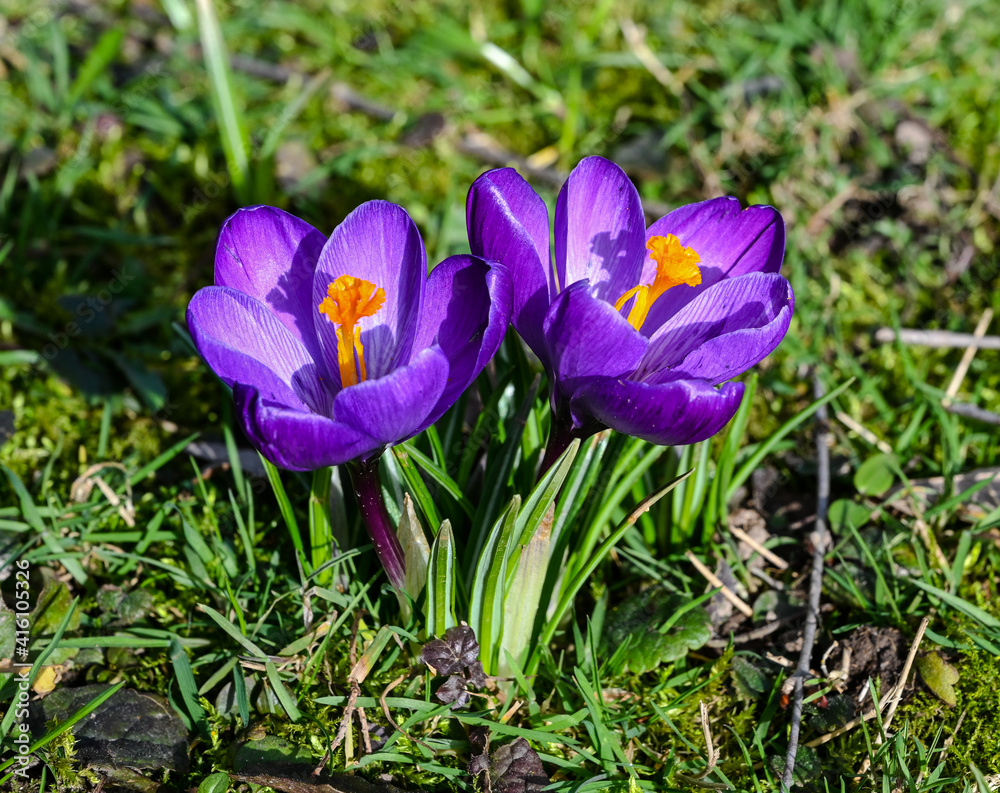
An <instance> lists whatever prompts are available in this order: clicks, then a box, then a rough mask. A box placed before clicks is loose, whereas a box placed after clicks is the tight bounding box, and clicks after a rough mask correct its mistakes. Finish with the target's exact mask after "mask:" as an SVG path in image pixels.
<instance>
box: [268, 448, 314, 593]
mask: <svg viewBox="0 0 1000 793" xmlns="http://www.w3.org/2000/svg"><path fill="white" fill-rule="evenodd" d="M259 456H260V461H261V462H262V463H263V464H264V471H265V472H266V473H267V481H268V482H270V483H271V489H272V490H273V491H274V497H275V498H276V499H277V501H278V509H279V510H280V512H281V517H282V518H283V519H284V521H285V526H287V527H288V533H289V535H291V538H292V546H293V547H294V548H295V553H296V555H297V556H298V559H299V562H300V564H301V565H302V567H303V573H304V574H305V575H306V576H308V574H309V573H310V572H311V570H310V569H309V567H308V565H309V563H308V561H306V550H305V545H304V544H303V543H302V533H301V532H300V531H299V522H298V521H297V520H296V519H295V510H293V509H292V502H291V501H289V499H288V493H286V492H285V486H284V485H283V484H282V482H281V472H280V471H278V468H277V467H276V466H275V465H274V463H272V462H271V461H270V460H268V459H267V458H266V457H265V456H264V455H262V454H261V455H259Z"/></svg>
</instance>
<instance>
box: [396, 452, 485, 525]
mask: <svg viewBox="0 0 1000 793" xmlns="http://www.w3.org/2000/svg"><path fill="white" fill-rule="evenodd" d="M400 445H401V446H405V447H406V453H407V454H408V455H409V456H410V457H411V458H412V459H413V461H414V462H415V463H416V464H417V465H419V466H420V467H421V468H422V469H423V470H424V471H426V472H427V475H428V476H429V477H430V478H431V479H433V480H434V481H435V482H437V483H438V484H439V485H441V487H443V488H444V489H445V490H446V491H447V492H448V495H449V496H451V497H452V498H453V499H455V501H457V502H458V505H459V506H460V507H461V508H462V510H463V511H464V512H465V514H466V515H468V516H469V517H470V518H471V517H472V516H473V515H474V514H475V512H476V510H475V508H474V507H473V506H472V502H471V501H469V499H467V498H466V497H465V493H464V492H463V491H462V488H461V487H459V485H458V482H456V481H455V480H454V479H452V478H451V477H450V476H448V473H447V471H445V470H444V469H443V468H441V466H439V465H435V464H434V461H433V460H432V459H431V458H430V457H428V456H427V455H426V454H424V453H423V452H421V451H419V450H418V449H416V448H415V447H414V446H413V444H412V443H410V442H407V443H403V444H400ZM404 475H405V474H404ZM407 481H409V479H407ZM428 519H429V518H428Z"/></svg>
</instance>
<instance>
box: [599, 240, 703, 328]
mask: <svg viewBox="0 0 1000 793" xmlns="http://www.w3.org/2000/svg"><path fill="white" fill-rule="evenodd" d="M646 248H647V249H648V250H649V255H650V257H651V258H652V259H653V261H654V262H656V275H655V276H653V283H651V284H642V285H640V286H636V287H634V288H632V289H630V290H629V291H627V292H626V293H625V294H624V295H622V296H621V297H620V298H618V302H616V303H615V308H616V309H617V310H619V311H621V309H622V307H623V306H624V305H625V303H627V302H628V299H629V298H630V297H632V296H633V295H634V296H635V302H634V303H633V304H632V308H631V309H630V310H629V313H628V321H629V324H631V325H632V327H633V328H635V329H636V330H639V329H640V328H641V327H642V323H643V322H645V321H646V315H647V314H649V309H650V308H651V307H652V305H653V303H655V302H656V301H657V299H659V297H660V296H661V295H662V294H663V293H664V292H666V291H667V290H668V289H670V288H672V287H675V286H678V285H680V284H687V285H688V286H698V284H700V283H701V270H699V269H698V263H699V262H700V261H701V257H700V256H698V254H697V253H696V252H695V250H694V248H685V247H684V246H683V245H681V241H680V240H679V239H677V237H675V236H674V235H673V234H668V235H667V236H665V237H650V238H649V242H647V243H646Z"/></svg>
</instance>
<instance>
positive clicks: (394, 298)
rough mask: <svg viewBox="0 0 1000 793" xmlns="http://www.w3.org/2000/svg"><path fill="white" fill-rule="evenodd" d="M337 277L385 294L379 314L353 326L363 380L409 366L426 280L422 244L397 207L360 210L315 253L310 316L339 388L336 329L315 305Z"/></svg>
mask: <svg viewBox="0 0 1000 793" xmlns="http://www.w3.org/2000/svg"><path fill="white" fill-rule="evenodd" d="M341 275H352V276H354V277H355V278H362V279H364V280H366V281H369V282H371V283H373V284H375V286H377V287H380V288H381V289H383V290H385V295H386V300H385V303H384V304H383V305H382V307H381V308H380V309H379V310H378V312H377V313H376V314H374V315H373V316H370V317H364V318H362V319H361V320H360V321H359V322H358V324H357V327H359V328H360V329H361V343H362V345H363V347H364V356H365V366H366V369H367V376H368V379H371V380H374V379H377V378H379V377H382V376H383V375H385V374H387V373H389V372H391V371H392V370H393V369H395V368H396V367H397V366H399V365H400V364H402V363H405V362H406V361H408V360H409V358H410V352H411V349H412V344H413V334H414V332H415V330H416V326H417V320H418V318H419V317H420V307H421V303H422V301H423V293H424V282H425V280H426V278H427V252H426V251H425V250H424V243H423V241H422V240H421V239H420V232H418V231H417V227H416V226H415V225H414V223H413V221H412V220H411V219H410V216H409V215H407V214H406V211H405V210H404V209H403V208H402V207H398V206H396V205H395V204H390V203H389V202H388V201H368V202H367V203H364V204H362V205H361V206H359V207H358V208H357V209H355V210H354V211H353V212H351V214H349V215H348V216H347V217H346V218H345V219H344V222H343V223H341V224H340V225H339V226H337V228H336V229H334V231H333V234H331V235H330V240H329V241H328V242H327V243H326V246H325V247H324V248H323V251H322V253H320V256H319V263H318V264H317V265H316V274H315V277H314V279H313V287H312V299H313V305H312V308H311V309H310V310H311V311H312V313H313V315H314V318H315V322H316V330H317V332H318V334H319V340H320V344H321V346H322V348H323V358H324V360H325V362H326V365H327V368H328V369H329V370H330V374H331V375H333V377H334V378H335V379H336V381H337V383H338V384H339V382H340V367H339V365H338V363H337V334H336V331H337V326H336V325H335V324H334V323H333V322H331V321H330V320H329V318H327V317H326V316H324V315H321V314H319V304H320V303H322V302H323V299H324V298H325V297H326V296H327V289H328V288H329V286H330V284H331V283H333V282H334V281H335V280H336V279H337V278H339V277H340V276H341Z"/></svg>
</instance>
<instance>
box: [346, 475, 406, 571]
mask: <svg viewBox="0 0 1000 793" xmlns="http://www.w3.org/2000/svg"><path fill="white" fill-rule="evenodd" d="M378 463H379V461H378V458H375V459H374V460H369V461H368V462H366V463H358V462H353V463H349V464H348V466H347V468H348V470H349V471H350V472H351V484H353V485H354V495H355V496H357V499H358V507H359V508H360V509H361V519H362V520H363V521H364V524H365V528H366V529H368V536H369V537H371V541H372V544H373V545H374V546H375V553H376V555H377V556H378V559H379V561H380V562H381V563H382V568H383V569H384V570H385V572H386V575H388V576H389V582H390V583H391V584H392V585H393V586H394V587H395V588H396V589H397V590H399V591H402V590H403V583H404V581H405V578H406V561H405V559H404V557H403V547H402V546H401V545H400V544H399V539H398V538H397V537H396V527H395V526H394V525H393V523H392V519H391V518H390V517H389V513H388V512H387V511H386V508H385V502H384V501H383V500H382V486H381V484H380V483H379V478H378Z"/></svg>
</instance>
